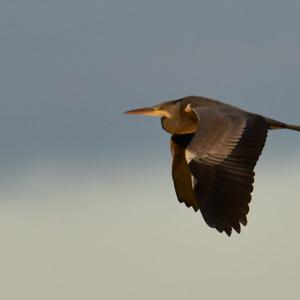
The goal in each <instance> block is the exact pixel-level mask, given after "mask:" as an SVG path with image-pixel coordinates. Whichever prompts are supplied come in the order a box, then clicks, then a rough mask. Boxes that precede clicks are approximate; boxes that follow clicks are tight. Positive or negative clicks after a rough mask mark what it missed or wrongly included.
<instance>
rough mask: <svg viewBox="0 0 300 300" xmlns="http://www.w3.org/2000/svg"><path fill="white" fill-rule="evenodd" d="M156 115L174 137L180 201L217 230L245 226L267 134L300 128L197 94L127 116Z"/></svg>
mask: <svg viewBox="0 0 300 300" xmlns="http://www.w3.org/2000/svg"><path fill="white" fill-rule="evenodd" d="M125 113H127V114H132V115H146V116H157V117H160V118H161V125H162V128H163V129H164V130H165V131H167V132H168V133H170V134H171V152H172V156H173V162H172V177H173V181H174V186H175V191H176V194H177V198H178V200H179V202H181V203H185V205H186V206H187V207H192V208H193V209H194V210H195V211H198V210H200V211H201V213H202V216H203V218H204V220H205V222H206V223H207V224H208V225H209V226H210V227H212V228H215V229H217V230H218V231H219V232H224V231H225V232H226V234H227V235H228V236H230V235H231V233H232V229H234V230H235V231H236V232H238V233H240V231H241V224H242V225H244V226H246V225H247V214H248V212H249V202H250V201H251V193H252V191H253V183H254V175H255V173H254V168H255V165H256V163H257V161H258V159H259V156H260V154H261V152H262V150H263V148H264V145H265V142H266V138H267V134H268V130H274V129H283V128H286V129H292V130H297V131H300V126H296V125H289V124H286V123H282V122H279V121H276V120H273V119H270V118H267V117H264V116H261V115H259V114H254V113H251V112H248V111H245V110H242V109H240V108H238V107H235V106H232V105H229V104H226V103H223V102H220V101H217V100H213V99H209V98H204V97H198V96H188V97H184V98H182V99H179V100H172V101H167V102H164V103H161V104H158V105H155V106H153V107H146V108H139V109H134V110H129V111H127V112H125Z"/></svg>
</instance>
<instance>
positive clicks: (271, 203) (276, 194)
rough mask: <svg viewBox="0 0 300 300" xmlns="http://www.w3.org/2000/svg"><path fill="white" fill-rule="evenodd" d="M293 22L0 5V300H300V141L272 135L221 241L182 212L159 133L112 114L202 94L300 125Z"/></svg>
mask: <svg viewBox="0 0 300 300" xmlns="http://www.w3.org/2000/svg"><path fill="white" fill-rule="evenodd" d="M299 12H300V2H299V1H296V0H295V1H279V0H264V1H259V0H252V1H231V0H227V1H212V0H209V1H208V0H207V1H192V0H190V1H189V0H188V1H178V0H173V1H171V0H165V1H162V0H160V1H158V0H157V1H143V0H139V1H138V0H128V1H120V0H119V1H114V0H111V1H101V0H100V1H93V0H86V1H79V0H72V1H71V0H59V1H58V0H57V1H56V0H52V1H51V0H44V1H41V0H39V1H37V0H35V1H34V0H28V1H20V0H2V1H1V4H0V40H1V43H0V44H1V46H0V54H1V55H0V90H1V102H0V103H1V109H0V116H1V117H0V138H1V146H0V166H1V169H2V172H1V173H0V179H1V183H0V236H1V237H2V238H1V245H2V246H1V247H0V266H1V268H0V285H1V288H0V298H3V299H6V300H15V299H16V300H19V299H28V300H35V299H36V300H40V299H46V300H47V299H64V300H65V299H72V300H77V299H82V300H83V299H84V300H85V299H130V300H135V299H153V298H154V299H185V298H187V299H212V300H214V299H220V298H221V299H254V298H264V299H282V298H288V299H298V297H299V294H300V288H299V284H298V278H299V276H300V263H299V259H300V256H299V253H300V238H299V234H298V228H299V227H300V221H299V218H298V215H297V212H298V211H299V209H300V204H299V201H298V200H299V195H298V192H297V190H298V182H299V178H300V173H299V172H300V171H299V168H298V166H299V165H300V158H299V157H298V156H299V152H300V135H299V134H297V133H294V132H291V131H290V132H289V131H282V132H274V133H271V134H270V136H269V140H268V144H267V146H266V149H265V151H264V154H263V156H262V159H261V161H260V163H259V165H258V169H257V177H256V185H255V193H254V200H253V202H252V206H251V212H250V216H249V225H248V226H247V227H246V228H244V229H243V231H242V234H241V235H234V236H233V237H232V238H231V239H228V238H227V237H226V236H223V235H220V234H218V233H217V232H216V231H214V230H212V229H210V228H208V227H207V226H206V225H205V224H204V221H203V220H202V218H201V216H200V215H196V214H194V213H193V212H192V211H191V210H189V209H186V208H184V207H183V206H182V205H180V204H178V203H177V200H176V196H175V193H174V191H173V183H172V181H171V177H170V153H169V152H170V151H169V137H168V135H167V134H166V133H164V132H163V131H162V130H161V128H160V122H159V121H158V120H154V119H153V120H152V119H150V118H140V117H136V118H133V117H130V116H124V115H122V112H123V111H125V110H128V109H130V108H135V107H139V106H145V105H150V104H155V103H158V102H162V101H166V100H170V99H176V98H180V97H182V96H185V95H203V96H209V97H213V98H217V99H219V100H224V101H227V102H230V103H232V104H234V105H238V106H241V107H243V108H245V109H248V110H251V111H254V112H259V113H261V114H266V115H268V116H270V117H273V118H277V119H279V120H282V121H286V122H290V123H300V100H299V99H300V85H299V78H300V55H299V53H300V37H299V28H300V19H299ZM2 285H3V286H2Z"/></svg>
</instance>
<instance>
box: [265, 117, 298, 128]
mask: <svg viewBox="0 0 300 300" xmlns="http://www.w3.org/2000/svg"><path fill="white" fill-rule="evenodd" d="M266 121H267V124H268V126H269V129H291V130H296V131H300V126H299V125H291V124H286V123H282V122H279V121H276V120H273V119H268V118H266Z"/></svg>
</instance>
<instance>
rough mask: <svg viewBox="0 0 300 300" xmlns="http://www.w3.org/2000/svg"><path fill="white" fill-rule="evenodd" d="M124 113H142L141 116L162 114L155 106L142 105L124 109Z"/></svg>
mask: <svg viewBox="0 0 300 300" xmlns="http://www.w3.org/2000/svg"><path fill="white" fill-rule="evenodd" d="M124 114H129V115H143V116H152V117H161V116H162V115H163V114H162V112H161V111H160V110H158V109H155V107H144V108H138V109H133V110H128V111H125V112H124Z"/></svg>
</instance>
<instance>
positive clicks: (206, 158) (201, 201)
mask: <svg viewBox="0 0 300 300" xmlns="http://www.w3.org/2000/svg"><path fill="white" fill-rule="evenodd" d="M209 113H210V120H208V119H205V117H203V116H202V117H201V115H204V113H202V112H200V113H198V115H199V128H198V131H197V132H196V133H195V134H190V135H173V136H172V141H171V144H172V149H173V171H172V173H173V179H174V184H175V189H176V193H177V196H178V199H179V201H180V202H185V204H186V205H187V206H193V208H194V209H195V208H196V209H195V210H197V209H198V208H199V209H200V211H201V213H202V215H203V217H204V220H205V222H206V223H207V224H208V225H209V226H210V227H213V228H216V229H217V230H218V231H219V232H223V231H225V232H226V233H227V235H229V236H230V235H231V233H232V229H234V230H235V231H236V232H238V233H239V232H240V230H241V225H240V224H242V225H244V226H245V225H246V224H247V214H248V212H249V203H250V201H251V193H252V191H253V183H254V175H255V173H254V168H255V165H256V163H257V160H258V158H259V156H260V154H261V152H262V149H263V147H264V145H265V141H266V137H267V132H268V127H267V123H266V121H265V119H264V118H263V117H260V116H257V115H252V114H244V113H242V114H241V116H238V114H236V112H235V113H229V116H226V117H224V118H223V117H221V116H223V115H226V112H225V111H222V112H221V113H220V112H217V114H218V116H217V119H218V121H217V124H219V125H218V126H221V123H222V124H223V125H222V126H223V127H222V128H225V130H221V131H219V132H217V133H215V134H214V135H213V137H210V134H211V132H213V131H214V130H217V131H218V128H219V127H218V126H216V124H215V123H214V121H213V120H216V119H214V116H213V113H212V112H211V111H210V112H209ZM231 116H234V118H232V117H231ZM221 118H223V120H224V121H222V122H221V121H220V119H221ZM201 120H202V121H201ZM206 121H207V122H208V124H205V122H206ZM235 126H236V128H235ZM202 130H203V131H202ZM227 130H229V132H225V131H227ZM222 132H223V133H222ZM224 132H225V133H224ZM218 139H220V140H218ZM227 139H228V140H229V142H228V141H227ZM232 145H234V147H232ZM222 147H224V148H222ZM184 151H185V157H184V154H183V153H184ZM190 177H192V178H193V180H192V179H191V180H187V179H183V178H190ZM192 182H194V185H193V184H192Z"/></svg>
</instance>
